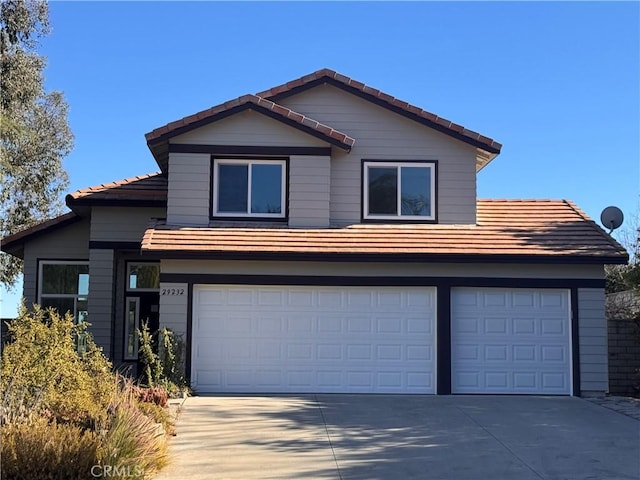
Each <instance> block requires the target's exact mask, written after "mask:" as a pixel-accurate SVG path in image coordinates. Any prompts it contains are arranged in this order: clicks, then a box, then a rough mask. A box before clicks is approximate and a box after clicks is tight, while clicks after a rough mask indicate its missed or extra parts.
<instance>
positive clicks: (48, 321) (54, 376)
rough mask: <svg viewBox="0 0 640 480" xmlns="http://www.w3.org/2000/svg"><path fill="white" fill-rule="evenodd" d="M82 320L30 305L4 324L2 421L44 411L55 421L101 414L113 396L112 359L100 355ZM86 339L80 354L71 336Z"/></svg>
mask: <svg viewBox="0 0 640 480" xmlns="http://www.w3.org/2000/svg"><path fill="white" fill-rule="evenodd" d="M86 328H87V327H86V324H81V325H75V324H74V322H73V318H72V317H71V316H70V315H67V316H61V315H59V314H57V313H56V312H55V311H54V310H45V309H42V308H40V307H39V306H37V305H36V306H35V307H34V310H33V311H32V312H26V311H24V310H23V311H21V312H20V315H19V317H18V318H16V319H15V320H13V321H12V322H11V324H10V325H9V338H10V343H8V344H7V345H5V346H4V349H3V352H2V365H1V366H0V388H1V390H2V392H3V399H2V405H1V407H0V409H1V418H2V421H3V423H4V422H10V421H12V419H15V417H16V416H18V417H20V416H24V414H25V413H27V412H34V411H38V410H48V411H50V412H52V414H53V415H54V417H55V418H56V419H57V420H60V421H62V422H75V423H77V424H87V423H88V422H91V421H94V420H95V419H97V418H99V417H101V416H102V415H104V413H105V411H106V406H107V405H108V404H109V401H110V399H111V397H112V395H113V389H114V382H113V378H114V377H113V373H112V372H111V363H110V362H109V361H108V360H107V359H106V358H105V357H104V355H102V352H101V351H100V349H99V348H98V347H97V346H96V345H95V343H94V342H93V340H92V338H91V336H90V335H89V334H88V333H87V332H86ZM78 336H83V337H86V344H87V348H86V351H85V353H83V354H81V355H79V354H78V353H77V351H76V346H75V338H77V337H78Z"/></svg>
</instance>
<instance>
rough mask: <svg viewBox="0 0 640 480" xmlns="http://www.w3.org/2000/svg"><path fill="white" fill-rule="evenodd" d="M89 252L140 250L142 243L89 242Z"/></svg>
mask: <svg viewBox="0 0 640 480" xmlns="http://www.w3.org/2000/svg"><path fill="white" fill-rule="evenodd" d="M89 250H140V242H114V241H108V240H107V241H102V240H92V241H90V242H89ZM141 261H144V260H141Z"/></svg>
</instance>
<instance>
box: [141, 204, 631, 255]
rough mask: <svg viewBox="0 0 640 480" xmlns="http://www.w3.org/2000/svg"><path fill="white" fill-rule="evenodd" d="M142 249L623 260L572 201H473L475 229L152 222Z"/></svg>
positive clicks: (619, 250)
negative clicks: (190, 225) (173, 223)
mask: <svg viewBox="0 0 640 480" xmlns="http://www.w3.org/2000/svg"><path fill="white" fill-rule="evenodd" d="M142 250H143V251H147V252H156V253H162V252H182V253H185V252H186V253H192V254H203V255H206V254H215V253H217V254H234V253H236V254H237V253H243V254H245V255H248V256H251V255H259V254H270V253H272V254H274V255H275V254H297V255H317V254H338V255H346V256H349V255H372V256H375V255H380V254H382V255H384V254H390V255H400V256H402V255H436V256H444V257H445V258H446V256H465V255H486V256H488V257H489V258H491V256H493V258H498V257H500V256H502V257H504V256H514V255H515V256H517V255H526V256H533V257H539V258H541V259H542V258H555V259H557V260H558V259H559V261H571V259H576V258H579V259H583V260H585V259H586V260H587V261H591V262H594V263H599V262H602V263H605V262H611V261H614V262H618V263H621V262H624V261H625V259H626V258H627V254H626V252H625V251H624V249H623V248H622V247H621V246H620V245H619V244H618V243H617V242H615V240H613V239H612V238H611V237H610V236H609V235H607V234H606V233H605V232H604V231H603V230H602V229H601V228H600V227H598V226H597V225H596V224H595V223H594V222H593V221H591V220H590V219H589V218H588V217H586V215H584V214H583V213H582V212H581V211H580V210H579V209H577V207H575V205H573V204H572V203H571V202H568V201H564V200H542V201H538V200H479V201H478V223H477V225H441V224H440V225H413V224H412V225H406V224H401V225H360V224H358V225H352V226H349V227H341V228H323V229H289V228H286V227H277V226H271V227H265V226H256V225H254V226H253V227H252V226H243V227H238V226H233V225H232V224H225V225H222V226H218V225H217V224H212V225H210V226H209V227H192V228H189V227H178V226H172V225H166V224H164V223H161V222H160V223H157V224H156V225H155V226H152V227H150V228H149V229H148V230H147V231H146V232H145V236H144V240H143V242H142Z"/></svg>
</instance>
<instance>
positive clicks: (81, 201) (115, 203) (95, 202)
mask: <svg viewBox="0 0 640 480" xmlns="http://www.w3.org/2000/svg"><path fill="white" fill-rule="evenodd" d="M65 202H66V204H67V207H69V208H74V207H83V206H86V207H94V206H95V207H164V208H166V206H167V201H166V200H135V199H131V198H122V199H118V198H91V196H90V195H89V196H86V197H82V198H77V199H74V198H73V197H72V196H71V195H70V194H69V195H67V196H66V197H65Z"/></svg>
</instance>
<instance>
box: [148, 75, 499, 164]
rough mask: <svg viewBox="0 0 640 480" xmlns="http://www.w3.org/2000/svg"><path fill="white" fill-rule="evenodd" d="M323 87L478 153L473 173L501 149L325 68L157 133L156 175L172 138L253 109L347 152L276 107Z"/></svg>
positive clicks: (340, 139) (311, 123)
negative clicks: (438, 134) (330, 87)
mask: <svg viewBox="0 0 640 480" xmlns="http://www.w3.org/2000/svg"><path fill="white" fill-rule="evenodd" d="M322 84H330V85H333V86H336V87H338V88H340V89H342V90H344V91H346V92H349V93H351V94H353V95H356V96H358V97H360V98H363V99H365V100H367V101H370V102H373V103H375V104H376V105H379V106H381V107H383V108H386V109H388V110H390V111H392V112H395V113H398V114H400V115H402V116H404V117H406V118H409V119H411V120H414V121H416V122H418V123H421V124H422V125H425V126H427V127H430V128H433V129H435V130H437V131H439V132H441V133H444V134H445V135H448V136H450V137H453V138H455V139H457V140H460V141H462V142H465V143H467V144H469V145H472V146H474V147H476V170H480V169H481V168H483V167H484V166H485V165H486V164H487V163H489V162H490V161H491V160H493V159H494V158H495V157H496V156H497V155H498V154H499V153H500V149H501V148H502V145H501V144H500V143H498V142H496V141H495V140H493V139H491V138H489V137H485V136H484V135H481V134H479V133H477V132H474V131H473V130H469V129H468V128H465V127H463V126H462V125H458V124H457V123H453V122H452V121H450V120H447V119H444V118H442V117H439V116H438V115H435V114H433V113H431V112H428V111H426V110H423V109H422V108H419V107H416V106H414V105H411V104H409V103H407V102H405V101H402V100H399V99H397V98H395V97H393V96H391V95H388V94H386V93H384V92H382V91H380V90H377V89H375V88H372V87H370V86H368V85H365V84H364V83H362V82H358V81H356V80H354V79H352V78H349V77H347V76H345V75H342V74H339V73H337V72H335V71H333V70H330V69H328V68H324V69H321V70H318V71H316V72H313V73H311V74H309V75H305V76H303V77H300V78H298V79H296V80H292V81H290V82H287V83H285V84H283V85H279V86H277V87H273V88H270V89H269V90H265V91H264V92H260V93H258V94H256V95H251V94H249V95H243V96H241V97H238V98H236V99H234V100H230V101H228V102H225V103H222V104H220V105H216V106H214V107H211V108H209V109H206V110H202V111H201V112H198V113H195V114H193V115H188V116H186V117H184V118H181V119H180V120H176V121H174V122H170V123H168V124H166V125H164V126H162V127H159V128H156V129H154V130H152V131H151V132H149V133H147V134H146V135H145V138H146V140H147V146H148V147H149V150H151V153H152V154H153V156H154V158H155V159H156V161H157V162H158V165H159V166H160V169H161V170H162V171H163V172H165V173H166V171H167V162H168V155H169V140H170V139H171V138H173V137H175V136H177V135H181V134H183V133H186V132H189V131H191V130H194V129H196V128H200V127H202V126H204V125H207V124H210V123H213V122H216V121H218V120H222V119H223V118H226V117H229V116H231V115H234V114H236V113H239V112H242V111H244V110H247V109H251V110H254V111H256V112H258V113H261V114H263V115H266V116H269V117H271V118H273V119H275V120H278V121H280V122H282V123H285V124H286V125H289V126H291V127H293V128H296V129H298V130H300V131H302V132H304V133H307V134H309V135H312V136H314V137H316V138H320V139H321V140H324V141H326V142H327V143H329V144H330V145H334V146H337V147H339V148H341V149H343V150H346V151H349V150H350V149H351V148H352V147H353V145H354V144H355V140H354V139H353V138H352V137H350V136H348V135H347V134H345V133H342V132H340V131H338V130H336V129H335V128H333V127H331V126H329V125H325V124H322V123H320V122H318V121H316V120H313V119H312V118H309V117H307V116H305V115H303V114H301V113H297V112H294V111H293V110H291V109H289V108H287V107H285V106H283V105H280V104H278V103H277V102H278V101H279V100H280V99H283V98H287V97H289V96H292V95H296V94H297V93H300V92H303V91H305V90H308V89H310V88H313V87H315V86H318V85H322Z"/></svg>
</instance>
